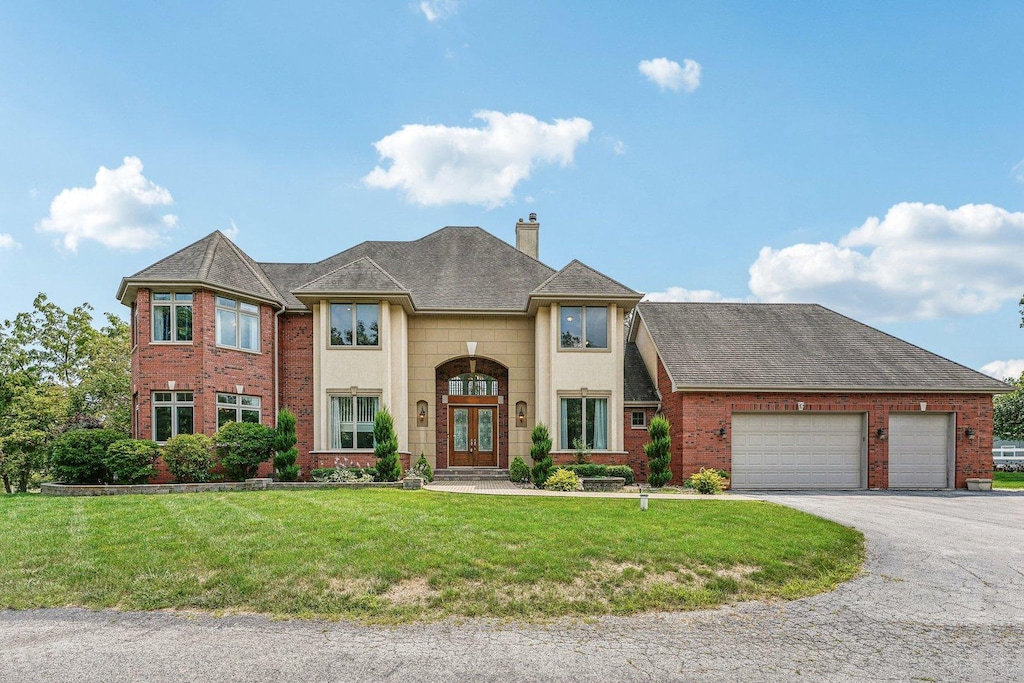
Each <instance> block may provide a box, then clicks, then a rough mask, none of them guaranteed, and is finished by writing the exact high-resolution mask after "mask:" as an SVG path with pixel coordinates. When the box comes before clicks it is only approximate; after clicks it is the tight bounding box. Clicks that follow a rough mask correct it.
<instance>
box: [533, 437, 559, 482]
mask: <svg viewBox="0 0 1024 683" xmlns="http://www.w3.org/2000/svg"><path fill="white" fill-rule="evenodd" d="M530 439H531V440H532V441H533V445H532V446H531V447H530V457H531V458H533V469H532V470H530V478H531V479H533V485H534V486H536V487H537V488H539V489H540V488H544V482H546V481H547V480H548V472H549V471H550V470H551V466H552V465H553V464H554V463H553V462H552V460H551V437H550V435H548V428H547V427H545V426H544V425H542V424H538V425H537V426H536V427H534V428H533V433H532V434H530Z"/></svg>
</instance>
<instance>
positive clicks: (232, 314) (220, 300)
mask: <svg viewBox="0 0 1024 683" xmlns="http://www.w3.org/2000/svg"><path fill="white" fill-rule="evenodd" d="M217 345H218V346H230V347H231V348H235V349H243V350H245V351H259V350H260V307H259V306H257V305H256V304H249V303H246V302H244V301H236V300H235V299H228V298H226V297H223V296H218V297H217Z"/></svg>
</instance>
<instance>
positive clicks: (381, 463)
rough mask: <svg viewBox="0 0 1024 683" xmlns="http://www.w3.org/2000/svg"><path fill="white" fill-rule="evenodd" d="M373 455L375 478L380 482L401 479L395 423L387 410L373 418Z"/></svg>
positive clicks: (378, 412)
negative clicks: (375, 462) (375, 465)
mask: <svg viewBox="0 0 1024 683" xmlns="http://www.w3.org/2000/svg"><path fill="white" fill-rule="evenodd" d="M373 454H374V455H375V456H376V457H377V477H378V478H379V479H380V481H398V480H399V479H401V478H402V463H401V462H400V461H399V460H398V435H397V434H395V421H394V419H392V417H391V413H390V412H389V411H388V409H387V408H381V409H380V410H378V411H377V414H376V415H374V416H373Z"/></svg>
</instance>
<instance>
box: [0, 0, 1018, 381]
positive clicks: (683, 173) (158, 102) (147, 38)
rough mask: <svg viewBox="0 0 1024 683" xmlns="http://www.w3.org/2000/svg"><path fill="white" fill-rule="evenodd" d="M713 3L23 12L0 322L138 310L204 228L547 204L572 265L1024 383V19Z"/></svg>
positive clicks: (358, 227) (2, 56)
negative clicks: (810, 319)
mask: <svg viewBox="0 0 1024 683" xmlns="http://www.w3.org/2000/svg"><path fill="white" fill-rule="evenodd" d="M706 5H707V4H706V3H681V2H678V3H677V2H672V3H660V4H659V3H646V4H643V5H634V4H627V3H608V2H586V3H568V2H566V3H557V4H556V3H546V2H521V1H520V2H484V1H482V0H480V1H476V0H461V1H454V0H449V1H442V0H431V1H429V2H419V0H416V1H414V2H395V3H384V2H380V3H323V4H308V3H294V4H293V6H282V5H279V4H267V3H259V2H245V3H242V2H238V3H216V4H215V3H196V4H194V5H193V4H189V3H175V4H174V5H172V6H166V7H163V8H159V7H155V6H150V4H149V3H66V4H55V3H48V2H33V3H6V4H4V5H3V6H0V273H2V280H0V281H2V283H3V284H2V287H3V291H4V293H5V296H3V297H0V318H9V317H11V316H13V315H14V314H15V313H17V312H18V311H21V310H27V309H28V308H30V306H31V301H32V298H33V297H34V295H35V294H36V293H37V292H40V291H42V292H46V293H47V294H48V295H49V296H50V297H51V299H53V300H55V301H57V302H58V303H60V304H61V305H63V306H66V307H71V306H73V305H75V304H77V303H80V302H82V301H88V302H90V303H91V304H93V305H94V306H95V307H96V308H97V309H98V311H107V310H109V311H115V312H119V313H121V314H122V315H123V313H124V311H123V310H122V307H121V306H120V304H118V303H117V302H116V300H115V299H114V293H115V291H116V288H117V285H118V282H119V280H120V278H121V277H122V276H124V275H129V274H131V273H134V272H136V271H137V270H139V269H141V268H143V267H145V266H146V265H149V264H150V263H152V262H154V261H156V260H157V259H159V258H161V257H162V256H164V255H166V254H168V253H170V252H172V251H174V250H176V249H178V248H180V247H182V246H185V245H186V244H189V243H191V242H193V241H195V240H196V239H199V238H200V237H202V236H204V235H206V234H207V233H209V232H210V231H212V230H214V229H220V230H224V231H230V232H229V234H231V235H233V236H234V239H235V240H236V242H237V243H238V244H239V245H240V246H241V247H242V248H243V249H245V250H246V251H247V252H248V253H249V254H250V255H251V256H253V258H255V259H257V260H264V261H310V260H318V259H320V258H323V257H325V256H327V255H329V254H332V253H335V252H337V251H341V250H342V249H345V248H347V247H349V246H351V245H353V244H355V243H357V242H360V241H362V240H365V239H399V240H400V239H415V238H417V237H420V236H422V235H424V234H426V233H429V232H431V231H433V230H435V229H437V228H440V227H442V226H444V225H480V226H481V227H484V228H485V229H487V230H489V231H491V232H492V233H494V234H496V235H498V236H499V237H501V238H503V239H506V240H508V241H514V234H513V227H514V224H515V221H516V219H517V218H519V217H525V216H526V214H528V213H530V212H531V211H533V212H537V213H538V215H539V220H540V222H541V258H542V260H544V261H545V262H547V263H548V264H549V265H552V266H554V267H561V266H562V265H564V264H565V263H567V262H568V261H569V260H571V259H573V258H579V259H580V260H582V261H584V262H585V263H588V264H589V265H591V266H593V267H595V268H597V269H599V270H601V271H603V272H605V273H607V274H609V275H611V276H613V277H615V278H616V279H619V280H621V281H622V282H624V283H626V284H628V285H630V286H631V287H633V288H635V289H637V290H640V291H644V292H650V293H652V296H655V297H659V298H681V299H683V298H685V299H702V300H717V299H728V300H732V299H735V300H742V301H748V300H749V301H808V302H818V303H822V304H824V305H827V306H830V307H831V308H834V309H835V310H838V311H840V312H842V313H846V314H848V315H851V316H853V317H855V318H857V319H860V320H862V321H864V322H867V323H869V324H872V325H875V326H877V327H880V328H881V329H883V330H885V331H887V332H891V333H893V334H895V335H897V336H900V337H902V338H904V339H907V340H908V341H911V342H913V343H916V344H918V345H920V346H923V347H925V348H927V349H929V350H932V351H935V352H937V353H939V354H941V355H944V356H947V357H949V358H952V359H954V360H956V361H959V362H961V363H963V364H965V365H968V366H971V367H974V368H982V367H983V366H987V367H988V369H989V370H990V371H992V372H995V373H996V374H997V375H1001V374H1008V373H1010V374H1019V373H1020V372H1021V371H1022V370H1024V360H1021V359H1024V348H1022V346H1024V330H1021V329H1019V327H1018V325H1019V323H1020V314H1019V312H1018V300H1019V299H1020V297H1021V295H1022V294H1024V88H1022V87H1021V86H1022V81H1021V74H1022V73H1024V41H1021V40H1020V34H1019V30H1020V27H1021V26H1022V25H1024V4H1022V3H980V2H979V3H942V2H927V3H911V2H901V3H850V4H849V5H848V6H845V7H843V6H836V5H837V3H792V4H787V3H717V4H714V5H712V6H710V7H709V6H706ZM104 169H106V170H104ZM486 257H487V255H486V254H483V255H481V258H486ZM995 361H1000V362H1003V363H1007V364H1004V365H988V364H990V363H993V362H995ZM1010 361H1015V362H1013V363H1008V362H1010Z"/></svg>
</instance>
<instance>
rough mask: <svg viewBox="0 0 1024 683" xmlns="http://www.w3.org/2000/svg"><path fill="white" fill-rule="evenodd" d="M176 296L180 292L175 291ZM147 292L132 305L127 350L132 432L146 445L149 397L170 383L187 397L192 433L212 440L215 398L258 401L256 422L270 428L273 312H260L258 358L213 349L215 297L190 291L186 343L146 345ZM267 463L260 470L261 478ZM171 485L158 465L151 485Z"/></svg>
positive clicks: (149, 322)
mask: <svg viewBox="0 0 1024 683" xmlns="http://www.w3.org/2000/svg"><path fill="white" fill-rule="evenodd" d="M176 291H179V292H180V291H184V290H182V289H180V288H179V289H177V290H176ZM150 303H151V301H150V291H149V290H147V289H139V291H138V297H137V299H136V307H137V313H138V315H137V319H138V329H137V330H133V335H137V336H133V338H134V339H137V340H138V344H137V345H136V346H135V348H133V349H132V358H131V364H132V395H133V399H134V400H133V402H134V403H135V414H134V416H133V423H132V426H133V431H134V433H135V434H136V435H137V436H138V437H140V438H145V439H152V438H153V437H154V431H153V392H156V391H169V390H170V389H169V386H168V382H169V381H171V382H174V391H191V392H192V393H193V399H194V408H193V420H194V426H195V431H196V432H202V433H204V434H209V435H212V434H214V433H215V432H216V431H217V407H216V403H217V393H218V392H222V393H229V394H237V393H239V392H238V391H237V387H238V386H241V387H242V391H241V393H242V394H245V395H247V396H259V397H260V400H261V404H262V406H261V421H262V422H263V424H265V425H268V426H271V427H272V426H274V424H275V423H276V420H277V416H276V415H275V414H274V355H273V349H274V309H273V308H272V307H271V306H266V305H261V306H260V352H259V353H254V352H249V351H240V350H237V349H227V348H223V347H219V346H217V342H216V323H215V295H214V293H213V292H211V291H209V290H194V291H193V302H192V341H191V342H180V343H159V342H158V343H152V342H151V339H152V334H153V327H152V310H153V309H152V306H151V305H150ZM271 469H272V467H271V466H270V464H269V463H267V464H265V465H263V466H262V467H261V468H260V472H259V474H260V476H266V475H267V474H268V473H269V472H270V471H271ZM170 480H171V476H170V473H169V472H168V471H167V469H166V467H165V466H164V465H163V462H161V463H160V465H159V468H158V471H157V475H156V477H154V480H153V481H154V483H165V482H168V481H170Z"/></svg>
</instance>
